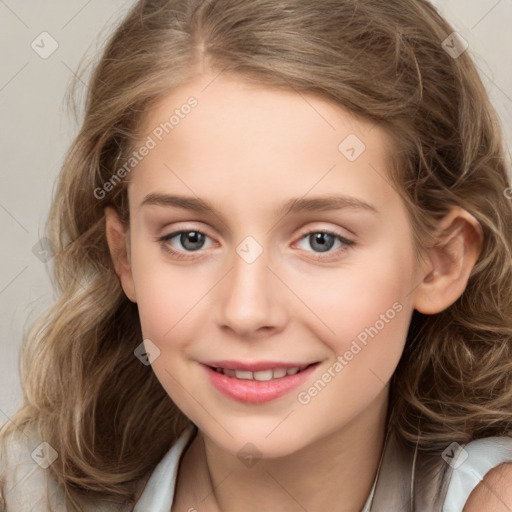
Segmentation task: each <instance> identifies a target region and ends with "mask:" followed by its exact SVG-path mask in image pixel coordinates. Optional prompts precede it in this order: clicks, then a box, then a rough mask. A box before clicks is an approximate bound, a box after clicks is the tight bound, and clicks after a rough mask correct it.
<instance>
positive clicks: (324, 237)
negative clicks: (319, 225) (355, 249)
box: [300, 231, 354, 253]
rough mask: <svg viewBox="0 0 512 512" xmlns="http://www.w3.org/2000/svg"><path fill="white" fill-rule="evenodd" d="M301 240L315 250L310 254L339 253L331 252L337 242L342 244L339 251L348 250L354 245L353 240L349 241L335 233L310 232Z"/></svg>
mask: <svg viewBox="0 0 512 512" xmlns="http://www.w3.org/2000/svg"><path fill="white" fill-rule="evenodd" d="M300 240H301V241H306V242H307V243H309V245H310V246H311V247H312V248H313V251H308V252H316V253H326V252H334V253H335V252H337V251H331V249H332V248H333V247H334V245H335V244H336V241H338V242H339V244H340V245H339V246H338V247H337V249H340V250H341V251H344V250H346V249H347V248H348V247H349V246H351V245H353V244H354V241H353V240H348V239H347V238H345V237H343V236H341V235H339V234H338V233H334V232H333V231H308V232H307V233H304V234H303V235H302V236H301V239H300ZM306 250H307V249H306Z"/></svg>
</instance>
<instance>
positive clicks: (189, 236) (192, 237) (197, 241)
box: [180, 231, 204, 251]
mask: <svg viewBox="0 0 512 512" xmlns="http://www.w3.org/2000/svg"><path fill="white" fill-rule="evenodd" d="M203 241H204V238H203V235H202V234H201V233H198V232H197V231H188V232H186V233H182V234H181V237H180V242H181V244H182V245H183V247H185V248H186V249H189V250H191V251H192V250H194V249H199V248H200V247H201V245H202V243H203ZM189 242H190V243H189ZM190 245H192V246H190Z"/></svg>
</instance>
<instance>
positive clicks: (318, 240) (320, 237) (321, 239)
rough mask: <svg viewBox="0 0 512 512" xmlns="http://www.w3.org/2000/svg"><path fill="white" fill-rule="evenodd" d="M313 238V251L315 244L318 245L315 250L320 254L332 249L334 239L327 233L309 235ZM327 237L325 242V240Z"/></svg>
mask: <svg viewBox="0 0 512 512" xmlns="http://www.w3.org/2000/svg"><path fill="white" fill-rule="evenodd" d="M311 236H312V237H313V241H312V242H311V247H313V248H314V249H315V244H318V246H317V248H318V249H319V250H320V252H326V251H328V250H329V249H331V248H332V245H333V242H334V237H333V236H332V235H329V234H328V233H314V234H313V235H311ZM325 237H327V241H326V240H325Z"/></svg>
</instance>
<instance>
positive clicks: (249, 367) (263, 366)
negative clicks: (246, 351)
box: [202, 361, 317, 372]
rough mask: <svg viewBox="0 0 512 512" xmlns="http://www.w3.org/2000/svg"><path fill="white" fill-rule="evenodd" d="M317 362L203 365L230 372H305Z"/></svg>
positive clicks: (215, 362) (231, 362)
mask: <svg viewBox="0 0 512 512" xmlns="http://www.w3.org/2000/svg"><path fill="white" fill-rule="evenodd" d="M316 362H317V361H313V362H311V363H301V362H297V363H287V362H284V361H253V362H244V361H204V362H203V363H202V364H204V365H206V366H211V367H213V368H224V369H228V370H245V371H248V372H258V371H262V370H274V369H275V368H300V369H301V370H303V369H304V368H306V367H307V366H310V365H311V364H315V363H316Z"/></svg>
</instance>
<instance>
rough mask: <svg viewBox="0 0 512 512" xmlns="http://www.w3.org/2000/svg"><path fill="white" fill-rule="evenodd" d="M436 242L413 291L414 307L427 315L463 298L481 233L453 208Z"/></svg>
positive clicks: (466, 215)
mask: <svg viewBox="0 0 512 512" xmlns="http://www.w3.org/2000/svg"><path fill="white" fill-rule="evenodd" d="M436 238H437V242H436V243H435V245H434V246H433V247H432V248H430V249H429V250H428V251H427V255H426V261H428V267H426V270H425V269H424V273H423V280H422V282H421V284H420V285H419V286H418V287H417V289H416V290H415V298H414V307H415V309H416V310H417V311H419V312H420V313H423V314H426V315H432V314H435V313H439V312H441V311H443V310H444V309H446V308H448V307H449V306H451V305H452V304H453V303H454V302H455V301H456V300H457V299H458V298H459V297H460V296H461V295H462V294H463V292H464V290H465V289H466V286H467V282H468V279H469V276H470V274H471V271H472V269H473V267H474V265H475V263H476V262H477V260H478V256H479V255H480V251H481V248H482V241H483V233H482V228H481V226H480V224H479V222H478V221H477V220H476V219H475V218H474V217H473V216H472V215H471V214H470V213H469V212H467V211H466V210H464V209H462V208H460V207H453V208H452V210H451V211H450V213H449V214H448V215H446V216H445V217H444V218H443V219H442V220H441V221H440V224H439V229H438V231H437V236H436Z"/></svg>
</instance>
